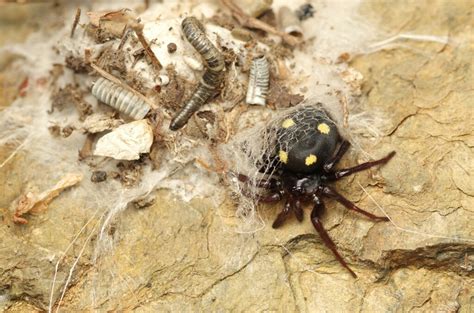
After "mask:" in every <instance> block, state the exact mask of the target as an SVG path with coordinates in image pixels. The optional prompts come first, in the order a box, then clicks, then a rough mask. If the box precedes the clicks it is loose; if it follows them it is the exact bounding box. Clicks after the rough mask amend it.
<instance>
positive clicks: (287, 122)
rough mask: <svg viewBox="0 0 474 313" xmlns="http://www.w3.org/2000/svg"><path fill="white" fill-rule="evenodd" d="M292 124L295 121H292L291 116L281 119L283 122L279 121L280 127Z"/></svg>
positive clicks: (287, 126) (288, 126)
mask: <svg viewBox="0 0 474 313" xmlns="http://www.w3.org/2000/svg"><path fill="white" fill-rule="evenodd" d="M293 125H295V121H293V120H292V119H291V118H287V119H286V120H284V121H283V123H281V127H283V128H290V127H291V126H293Z"/></svg>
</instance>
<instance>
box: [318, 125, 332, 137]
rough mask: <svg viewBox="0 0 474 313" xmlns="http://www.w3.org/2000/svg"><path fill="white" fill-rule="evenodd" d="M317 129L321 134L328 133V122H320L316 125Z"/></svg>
mask: <svg viewBox="0 0 474 313" xmlns="http://www.w3.org/2000/svg"><path fill="white" fill-rule="evenodd" d="M318 130H319V132H320V133H321V134H326V135H327V134H329V131H330V130H331V128H329V126H328V124H326V123H321V124H319V125H318Z"/></svg>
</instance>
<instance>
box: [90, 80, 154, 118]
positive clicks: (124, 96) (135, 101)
mask: <svg viewBox="0 0 474 313" xmlns="http://www.w3.org/2000/svg"><path fill="white" fill-rule="evenodd" d="M92 94H93V95H94V96H95V97H96V98H97V99H99V100H100V101H102V102H104V103H105V104H107V105H109V106H111V107H113V108H114V109H116V110H117V111H119V112H122V113H125V114H127V115H128V116H130V117H132V118H134V119H136V120H140V119H142V118H144V117H145V115H146V114H147V113H148V111H150V106H149V105H148V104H147V103H146V102H145V101H144V100H143V99H141V98H140V97H138V96H137V95H135V94H133V93H132V92H131V91H129V90H126V89H124V88H122V87H121V86H119V85H117V84H115V83H113V82H111V81H109V80H107V79H105V78H102V77H101V78H99V79H98V80H97V81H96V82H95V83H94V86H93V87H92Z"/></svg>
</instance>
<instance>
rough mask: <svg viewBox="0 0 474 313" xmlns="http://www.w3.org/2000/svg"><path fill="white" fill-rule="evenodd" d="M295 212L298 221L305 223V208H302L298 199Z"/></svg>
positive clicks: (294, 207) (294, 206)
mask: <svg viewBox="0 0 474 313" xmlns="http://www.w3.org/2000/svg"><path fill="white" fill-rule="evenodd" d="M293 212H295V216H296V219H297V220H298V221H299V222H301V221H303V217H304V213H303V207H302V206H301V201H300V200H299V199H296V200H295V202H294V205H293Z"/></svg>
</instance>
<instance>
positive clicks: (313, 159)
mask: <svg viewBox="0 0 474 313" xmlns="http://www.w3.org/2000/svg"><path fill="white" fill-rule="evenodd" d="M317 161H318V158H317V157H316V156H315V155H314V154H310V155H308V156H307V157H306V159H305V160H304V164H306V165H307V166H310V165H312V164H314V163H316V162H317Z"/></svg>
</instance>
